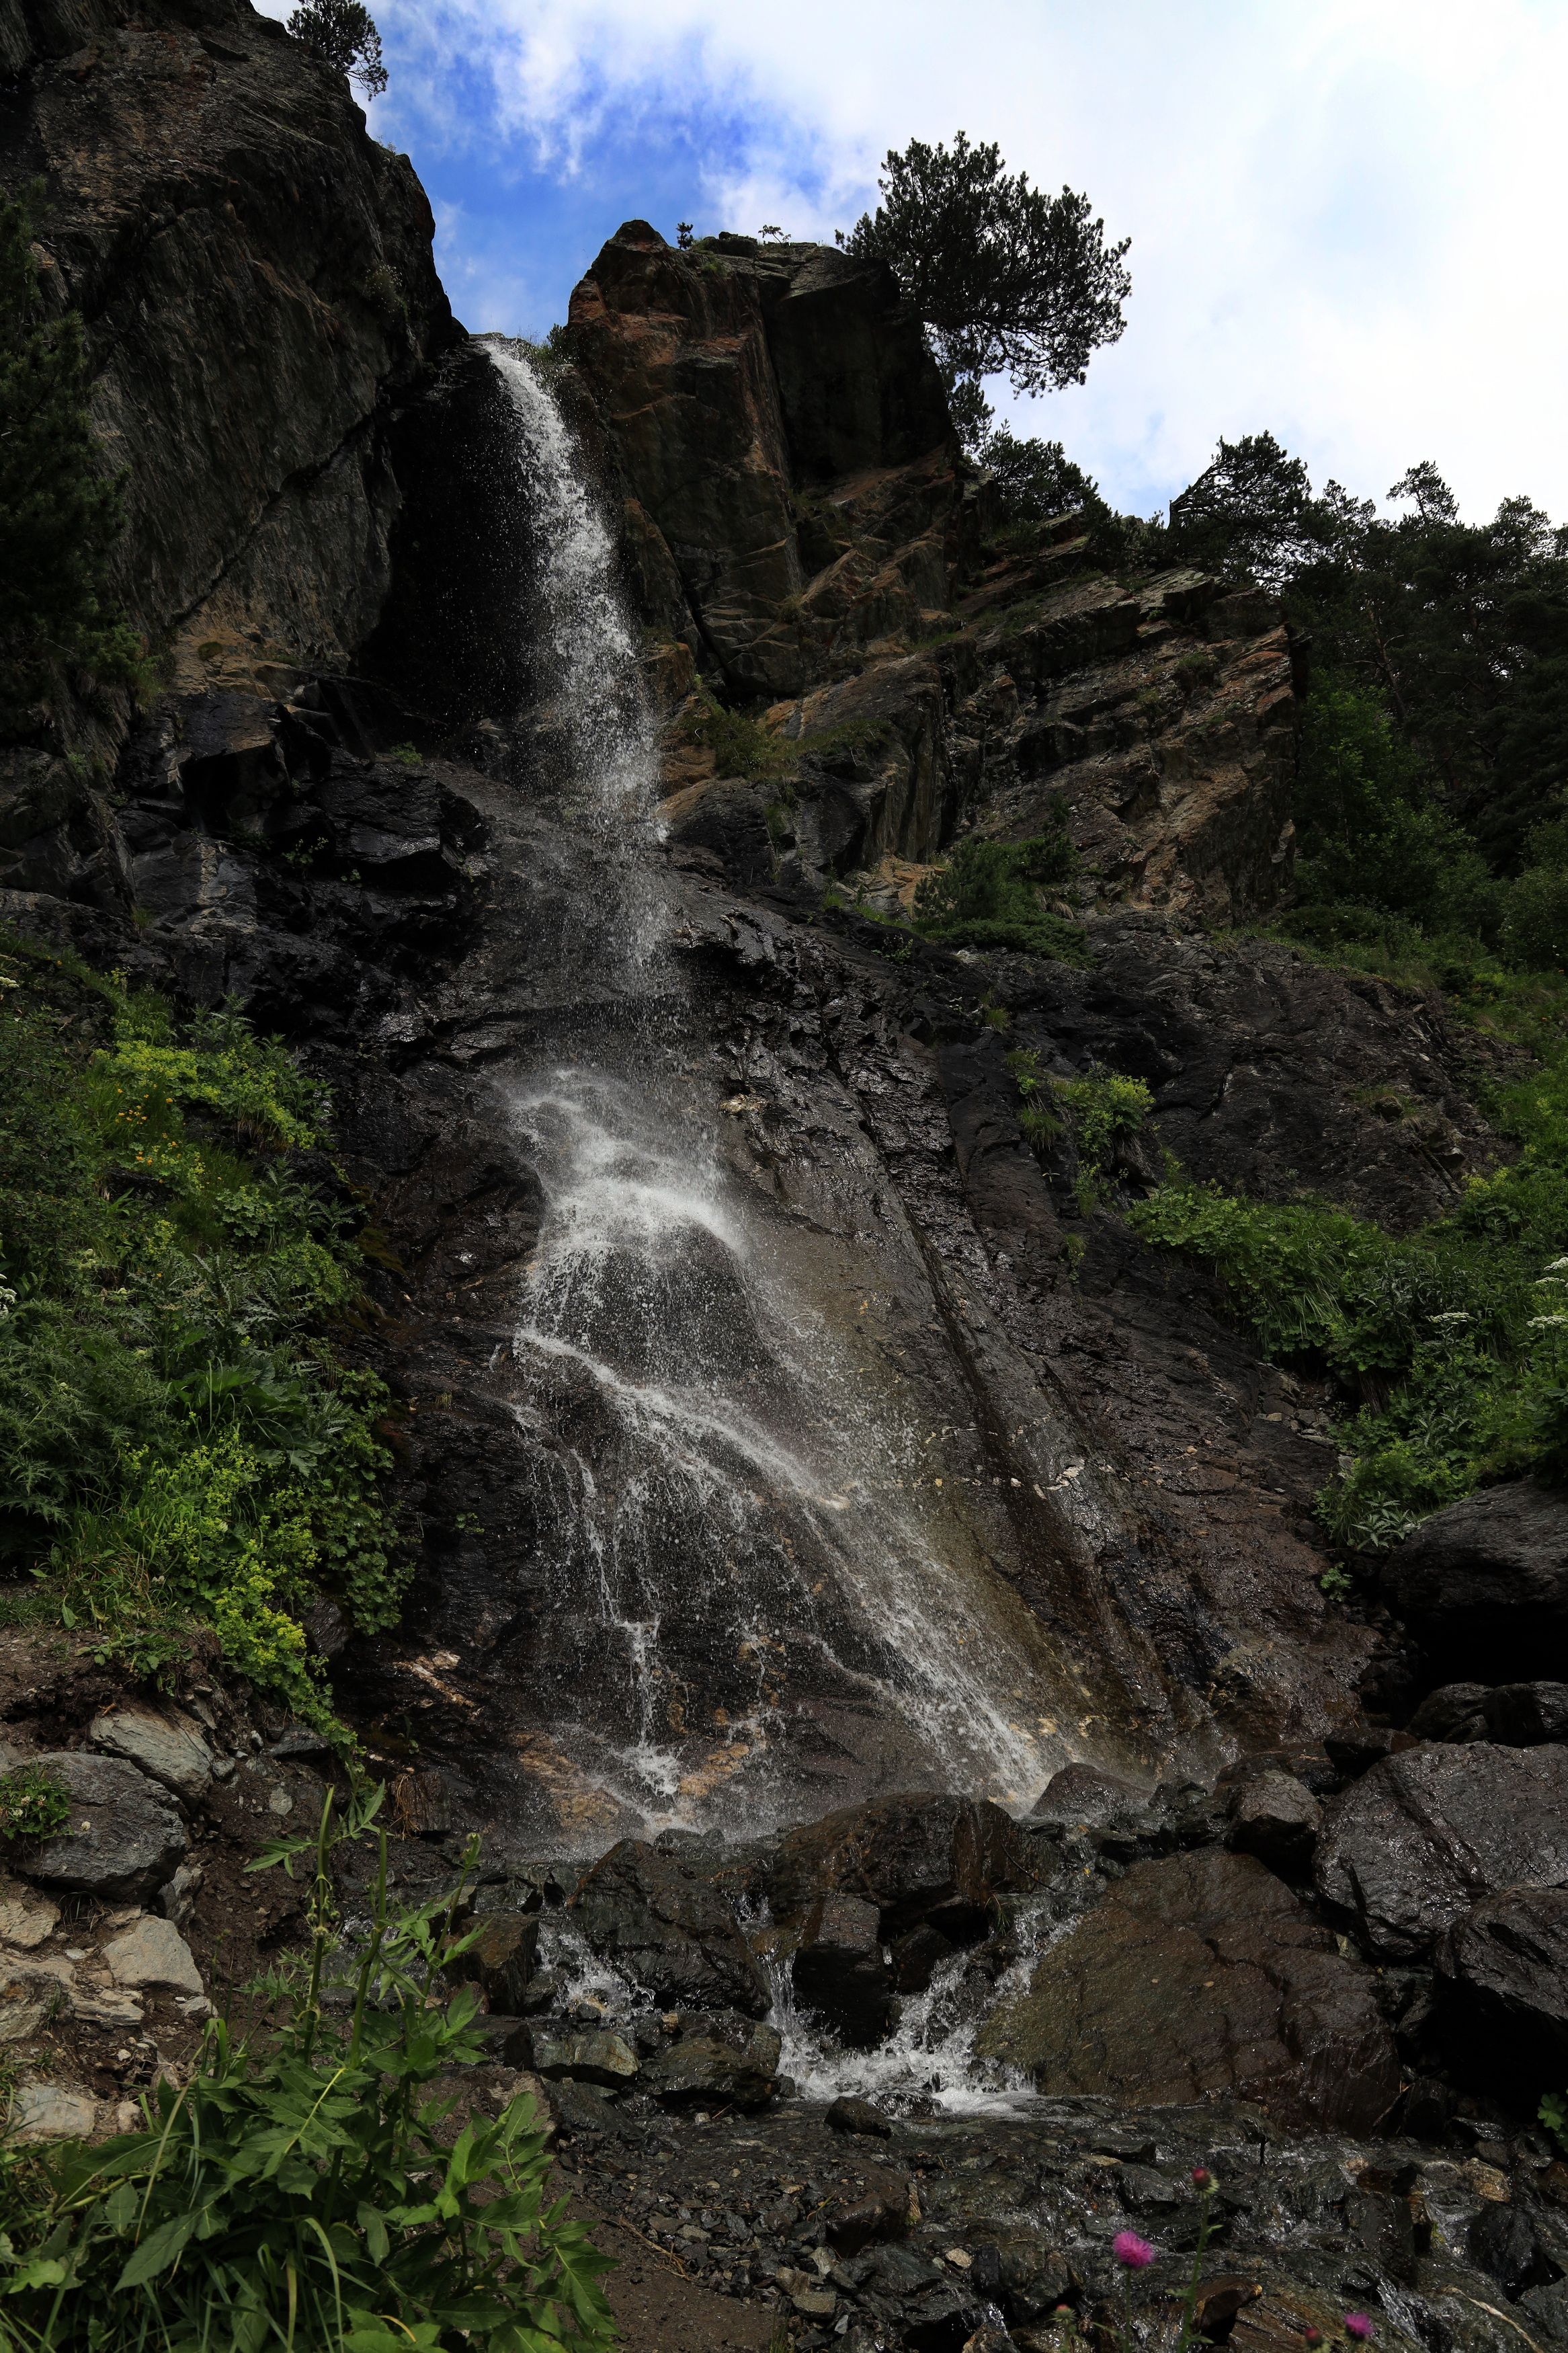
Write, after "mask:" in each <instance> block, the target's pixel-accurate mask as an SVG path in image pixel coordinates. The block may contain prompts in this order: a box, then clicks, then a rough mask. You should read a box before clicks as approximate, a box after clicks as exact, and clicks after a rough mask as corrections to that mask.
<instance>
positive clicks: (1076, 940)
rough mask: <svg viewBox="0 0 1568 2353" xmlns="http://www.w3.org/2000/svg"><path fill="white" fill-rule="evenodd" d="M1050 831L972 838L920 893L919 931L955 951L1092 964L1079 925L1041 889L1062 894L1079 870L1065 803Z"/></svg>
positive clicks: (1058, 805)
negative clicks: (1014, 837) (1009, 952)
mask: <svg viewBox="0 0 1568 2353" xmlns="http://www.w3.org/2000/svg"><path fill="white" fill-rule="evenodd" d="M1050 816H1051V820H1052V822H1051V829H1050V831H1049V832H1048V833H1043V834H1037V835H1035V836H1034V837H1033V838H1032V839H1030V840H1027V841H985V840H983V839H981V837H980V836H979V835H978V834H970V835H969V836H967V837H966V838H965V839H963V841H961V842H959V843H958V845H957V846H956V848H955V849H954V850H953V853H952V858H951V860H949V862H948V864H947V865H946V866H945V867H943V868H942V870H941V871H940V872H938V873H935V874H928V875H927V877H926V879H925V881H923V882H922V883H921V886H920V888H919V890H918V891H917V892H915V903H914V927H915V929H916V931H918V932H920V933H921V934H922V935H923V936H924V937H925V938H926V939H928V940H935V941H937V942H939V943H940V944H942V946H943V947H952V948H963V947H967V948H1012V949H1014V950H1015V951H1016V953H1017V954H1018V955H1039V956H1054V957H1056V958H1057V960H1058V962H1059V963H1062V964H1080V965H1081V964H1087V963H1088V962H1089V949H1088V944H1087V942H1086V940H1085V937H1084V933H1083V930H1082V927H1081V925H1079V924H1078V923H1074V922H1073V921H1072V920H1071V918H1070V917H1069V916H1067V915H1061V914H1058V913H1055V912H1054V911H1053V910H1051V909H1050V908H1048V907H1047V906H1046V905H1045V904H1044V903H1043V902H1042V896H1041V894H1042V892H1046V891H1052V890H1054V891H1055V892H1057V893H1058V895H1059V893H1060V892H1061V891H1062V890H1063V889H1065V888H1066V886H1067V885H1068V882H1069V881H1071V878H1072V876H1073V875H1074V874H1075V873H1076V872H1077V871H1078V852H1077V851H1076V850H1075V849H1074V848H1073V846H1072V843H1071V841H1070V839H1068V831H1067V804H1066V802H1065V801H1063V800H1061V799H1060V798H1059V797H1058V799H1057V800H1056V801H1055V802H1053V804H1052V806H1051V810H1050Z"/></svg>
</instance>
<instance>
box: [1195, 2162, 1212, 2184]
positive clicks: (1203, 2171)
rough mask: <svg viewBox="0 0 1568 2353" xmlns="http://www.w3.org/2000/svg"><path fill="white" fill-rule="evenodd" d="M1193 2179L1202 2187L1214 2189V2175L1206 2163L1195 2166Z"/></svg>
mask: <svg viewBox="0 0 1568 2353" xmlns="http://www.w3.org/2000/svg"><path fill="white" fill-rule="evenodd" d="M1193 2179H1194V2182H1195V2183H1196V2184H1197V2186H1198V2188H1199V2189H1213V2188H1214V2175H1213V2174H1212V2173H1211V2172H1210V2171H1209V2169H1208V2167H1207V2166H1206V2165H1194V2168H1193Z"/></svg>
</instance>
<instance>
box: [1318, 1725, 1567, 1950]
mask: <svg viewBox="0 0 1568 2353" xmlns="http://www.w3.org/2000/svg"><path fill="white" fill-rule="evenodd" d="M1315 1873H1316V1880H1317V1887H1318V1893H1319V1894H1320V1895H1321V1897H1322V1898H1323V1899H1324V1901H1325V1902H1326V1903H1328V1904H1329V1905H1331V1906H1333V1907H1335V1908H1336V1909H1338V1910H1340V1911H1342V1912H1343V1913H1345V1914H1348V1915H1352V1916H1353V1917H1354V1918H1355V1920H1356V1921H1357V1923H1358V1924H1359V1926H1360V1929H1361V1933H1362V1934H1363V1936H1364V1937H1365V1938H1366V1940H1367V1942H1368V1944H1369V1946H1370V1947H1371V1948H1372V1949H1373V1951H1375V1952H1377V1953H1379V1954H1382V1955H1385V1956H1387V1957H1390V1958H1395V1959H1398V1958H1410V1957H1420V1956H1424V1955H1426V1954H1429V1953H1430V1952H1431V1950H1432V1948H1433V1947H1434V1945H1435V1944H1436V1940H1437V1938H1438V1937H1439V1936H1441V1935H1442V1934H1443V1932H1444V1930H1445V1929H1447V1928H1448V1927H1449V1926H1451V1925H1452V1924H1453V1923H1454V1922H1455V1921H1456V1920H1457V1919H1458V1917H1459V1915H1460V1914H1461V1913H1462V1912H1464V1911H1465V1910H1466V1909H1467V1908H1468V1905H1470V1904H1471V1903H1473V1902H1474V1901H1475V1900H1476V1899H1477V1898H1478V1897H1479V1896H1483V1895H1489V1894H1496V1893H1499V1892H1500V1891H1501V1890H1502V1889H1504V1888H1509V1887H1515V1886H1519V1885H1521V1884H1528V1885H1532V1886H1539V1887H1548V1888H1555V1887H1561V1886H1563V1884H1564V1883H1568V1748H1500V1747H1497V1746H1492V1745H1490V1744H1489V1743H1487V1742H1479V1741H1478V1742H1473V1743H1470V1744H1468V1745H1467V1746H1463V1747H1415V1748H1410V1749H1407V1750H1405V1752H1404V1753H1403V1754H1402V1755H1400V1756H1397V1757H1388V1758H1386V1759H1385V1760H1384V1762H1383V1763H1381V1764H1378V1765H1375V1766H1373V1768H1372V1770H1371V1771H1370V1772H1368V1773H1366V1774H1364V1775H1363V1777H1362V1778H1361V1779H1360V1780H1358V1781H1357V1782H1355V1783H1354V1785H1353V1786H1352V1788H1350V1789H1348V1790H1347V1791H1346V1792H1345V1794H1344V1795H1343V1796H1342V1798H1340V1799H1337V1800H1336V1801H1335V1802H1334V1803H1333V1804H1332V1805H1331V1807H1330V1808H1329V1810H1328V1814H1327V1817H1326V1819H1325V1821H1324V1824H1323V1830H1322V1835H1321V1840H1320V1841H1319V1845H1318V1852H1317V1860H1316V1864H1315Z"/></svg>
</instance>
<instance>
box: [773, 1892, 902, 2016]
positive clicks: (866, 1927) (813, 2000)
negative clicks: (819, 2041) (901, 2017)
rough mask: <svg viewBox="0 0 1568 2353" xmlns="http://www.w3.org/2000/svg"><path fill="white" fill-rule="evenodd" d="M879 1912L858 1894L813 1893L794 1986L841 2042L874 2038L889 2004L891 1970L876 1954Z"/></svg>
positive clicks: (798, 1949)
mask: <svg viewBox="0 0 1568 2353" xmlns="http://www.w3.org/2000/svg"><path fill="white" fill-rule="evenodd" d="M880 1917H881V1915H880V1914H879V1911H878V1909H877V1906H876V1905H874V1904H868V1903H867V1901H866V1899H865V1897H864V1896H860V1895H845V1894H839V1893H837V1892H835V1891H829V1892H828V1893H826V1894H822V1895H819V1896H818V1897H817V1899H816V1903H815V1904H814V1905H812V1907H811V1909H810V1911H809V1912H808V1913H807V1914H806V1915H805V1926H804V1927H803V1929H802V1930H801V1937H800V1943H799V1945H798V1946H797V1947H796V1948H795V1967H794V1976H795V1992H796V1994H797V1995H798V1997H799V1998H800V2000H802V2001H803V2002H804V2003H805V2006H806V2008H807V2009H808V2010H816V2013H817V2015H818V2016H819V2017H821V2018H824V2019H826V2021H828V2023H829V2025H831V2026H833V2027H835V2028H836V2029H837V2031H838V2033H839V2034H840V2035H841V2036H842V2037H843V2039H844V2041H845V2042H851V2043H858V2044H860V2045H862V2046H866V2045H868V2044H870V2043H873V2042H879V2040H880V2039H881V2037H882V2035H883V2034H884V2033H885V2032H886V2031H887V2025H888V2017H889V2010H890V2009H891V2007H892V1994H893V1979H892V1971H891V1969H890V1968H889V1965H888V1963H887V1962H886V1961H884V1960H883V1958H882V1936H881V1929H880V1926H879V1921H880Z"/></svg>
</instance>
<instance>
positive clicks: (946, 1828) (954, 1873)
mask: <svg viewBox="0 0 1568 2353" xmlns="http://www.w3.org/2000/svg"><path fill="white" fill-rule="evenodd" d="M1032 1876H1033V1866H1032V1864H1031V1862H1030V1858H1029V1851H1028V1841H1026V1838H1025V1837H1024V1835H1023V1833H1022V1832H1021V1831H1020V1830H1019V1829H1018V1826H1017V1824H1016V1822H1015V1821H1014V1820H1013V1818H1012V1816H1011V1815H1010V1814H1005V1813H1004V1812H1003V1810H1002V1809H1001V1807H1000V1806H994V1805H992V1804H991V1802H990V1800H989V1799H979V1800H978V1801H977V1800H976V1799H973V1798H954V1797H949V1796H947V1795H946V1794H944V1793H942V1792H938V1791H935V1790H919V1791H915V1792H913V1793H911V1794H910V1795H908V1796H900V1797H890V1798H879V1799H874V1800H873V1802H872V1803H871V1804H870V1805H867V1806H849V1807H846V1808H845V1809H844V1810H842V1811H841V1812H839V1813H836V1814H828V1815H826V1816H825V1818H824V1819H823V1820H821V1821H819V1822H808V1823H805V1825H803V1826H802V1828H801V1829H799V1830H795V1831H789V1832H788V1834H787V1835H786V1836H785V1837H784V1839H782V1840H781V1841H780V1842H779V1852H778V1858H777V1861H776V1862H775V1863H774V1865H773V1883H772V1900H773V1911H774V1914H775V1915H776V1916H777V1917H778V1918H780V1919H784V1920H788V1919H793V1918H795V1917H797V1916H798V1915H800V1914H801V1913H803V1912H805V1910H806V1909H807V1908H808V1907H809V1905H811V1903H812V1901H813V1899H814V1898H815V1897H816V1895H817V1894H822V1893H825V1892H826V1891H827V1890H829V1889H832V1890H835V1891H837V1892H840V1893H842V1894H848V1895H858V1896H861V1897H862V1898H863V1899H864V1900H865V1901H866V1902H867V1903H868V1904H874V1905H876V1906H877V1908H878V1911H879V1913H880V1915H881V1929H882V1934H883V1936H886V1937H892V1936H900V1935H901V1934H902V1933H903V1931H904V1930H905V1929H906V1928H910V1927H913V1926H914V1925H915V1923H916V1922H917V1921H920V1920H929V1921H931V1922H932V1923H933V1925H934V1926H937V1927H939V1928H941V1929H942V1932H943V1934H944V1935H946V1936H958V1937H963V1936H972V1935H975V1934H977V1933H978V1932H979V1930H980V1929H981V1928H982V1927H983V1926H984V1923H985V1916H986V1912H987V1908H988V1906H989V1905H990V1903H991V1899H992V1897H993V1895H994V1894H996V1892H997V1891H998V1890H999V1889H1005V1888H1017V1887H1026V1886H1027V1885H1028V1884H1029V1883H1030V1881H1031V1878H1032Z"/></svg>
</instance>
